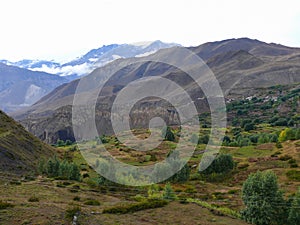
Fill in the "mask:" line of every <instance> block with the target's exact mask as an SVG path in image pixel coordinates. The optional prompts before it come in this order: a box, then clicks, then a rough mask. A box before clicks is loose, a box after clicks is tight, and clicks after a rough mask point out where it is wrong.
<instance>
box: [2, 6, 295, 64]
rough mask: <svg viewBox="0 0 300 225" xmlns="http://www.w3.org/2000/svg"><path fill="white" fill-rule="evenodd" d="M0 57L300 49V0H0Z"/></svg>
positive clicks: (61, 58)
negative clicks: (161, 48)
mask: <svg viewBox="0 0 300 225" xmlns="http://www.w3.org/2000/svg"><path fill="white" fill-rule="evenodd" d="M0 21H1V26H0V29H1V32H0V59H7V60H11V61H16V60H20V59H25V58H26V59H46V60H55V61H68V60H71V59H74V58H76V57H77V56H80V55H82V54H84V53H86V52H87V51H89V50H91V49H94V48H99V47H101V46H102V45H108V44H112V43H117V44H123V43H134V42H140V41H154V40H161V41H164V42H175V43H179V44H181V45H183V46H197V45H200V44H203V43H205V42H210V41H218V40H224V39H230V38H240V37H249V38H253V39H258V40H261V41H265V42H268V43H270V42H273V43H280V44H284V45H287V46H293V47H300V1H299V0H285V1H277V0H273V1H272V0H271V1H268V0H251V1H250V0H248V1H246V0H244V1H243V0H226V1H222V0H205V1H202V0H151V1H148V0H84V1H83V0H1V1H0Z"/></svg>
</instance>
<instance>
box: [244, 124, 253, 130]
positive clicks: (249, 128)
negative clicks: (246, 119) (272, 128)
mask: <svg viewBox="0 0 300 225" xmlns="http://www.w3.org/2000/svg"><path fill="white" fill-rule="evenodd" d="M254 129H255V126H254V123H247V124H245V127H244V130H245V131H250V130H254Z"/></svg>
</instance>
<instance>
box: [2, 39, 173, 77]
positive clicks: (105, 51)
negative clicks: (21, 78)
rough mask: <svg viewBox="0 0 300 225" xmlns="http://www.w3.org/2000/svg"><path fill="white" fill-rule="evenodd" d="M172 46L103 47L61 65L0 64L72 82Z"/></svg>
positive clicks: (41, 62) (40, 62) (38, 62)
mask: <svg viewBox="0 0 300 225" xmlns="http://www.w3.org/2000/svg"><path fill="white" fill-rule="evenodd" d="M173 46H178V44H174V43H164V42H161V41H153V42H151V41H147V42H137V43H133V44H111V45H103V46H102V47H100V48H96V49H92V50H91V51H89V52H87V53H86V54H85V55H82V56H80V57H77V58H76V59H74V60H72V61H70V62H67V63H63V64H60V63H57V62H54V61H46V60H29V59H24V60H21V61H18V62H10V61H7V60H0V62H2V63H4V64H6V65H13V66H17V67H21V68H24V69H29V70H32V71H40V72H47V73H52V74H57V75H59V76H64V77H66V78H68V79H70V80H72V79H75V78H77V77H80V76H84V75H87V74H89V73H90V72H92V71H93V70H94V69H96V68H97V67H101V66H104V65H105V64H107V63H109V62H112V61H114V60H116V59H119V58H131V57H143V56H147V55H150V54H153V53H155V52H156V51H158V50H159V49H163V48H170V47H173Z"/></svg>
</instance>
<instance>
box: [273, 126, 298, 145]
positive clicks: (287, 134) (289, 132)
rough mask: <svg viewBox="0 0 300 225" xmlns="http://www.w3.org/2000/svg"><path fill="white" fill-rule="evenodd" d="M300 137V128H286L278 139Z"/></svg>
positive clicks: (295, 138)
mask: <svg viewBox="0 0 300 225" xmlns="http://www.w3.org/2000/svg"><path fill="white" fill-rule="evenodd" d="M299 139H300V128H286V129H284V130H283V131H281V132H280V134H279V137H278V140H279V141H280V142H283V141H287V140H299Z"/></svg>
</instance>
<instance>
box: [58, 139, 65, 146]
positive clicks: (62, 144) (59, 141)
mask: <svg viewBox="0 0 300 225" xmlns="http://www.w3.org/2000/svg"><path fill="white" fill-rule="evenodd" d="M56 146H57V147H63V146H65V142H64V141H63V140H60V139H58V140H57V142H56Z"/></svg>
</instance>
